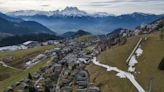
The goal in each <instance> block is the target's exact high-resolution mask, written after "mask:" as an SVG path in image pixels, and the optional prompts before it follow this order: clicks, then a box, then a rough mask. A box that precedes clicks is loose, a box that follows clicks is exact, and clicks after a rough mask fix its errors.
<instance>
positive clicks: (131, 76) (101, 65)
mask: <svg viewBox="0 0 164 92" xmlns="http://www.w3.org/2000/svg"><path fill="white" fill-rule="evenodd" d="M92 62H93V63H94V64H95V65H97V66H100V67H103V68H106V69H107V71H115V72H117V75H116V76H119V77H122V78H123V77H124V78H125V77H126V78H127V79H129V80H130V81H131V83H132V84H133V85H134V86H135V87H136V88H137V90H138V91H139V92H145V90H144V89H143V88H142V86H141V85H140V84H139V83H138V82H137V81H136V79H135V77H134V75H132V74H131V73H129V72H125V71H122V70H120V69H118V68H117V67H111V66H108V65H105V64H101V63H99V62H98V61H97V60H96V57H94V58H93V60H92Z"/></svg>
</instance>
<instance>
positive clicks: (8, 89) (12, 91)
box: [3, 87, 14, 92]
mask: <svg viewBox="0 0 164 92" xmlns="http://www.w3.org/2000/svg"><path fill="white" fill-rule="evenodd" d="M3 92H14V90H13V88H12V87H8V88H6V89H5V90H4V91H3Z"/></svg>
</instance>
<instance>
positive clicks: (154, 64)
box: [87, 33, 164, 92]
mask: <svg viewBox="0 0 164 92" xmlns="http://www.w3.org/2000/svg"><path fill="white" fill-rule="evenodd" d="M145 36H149V38H148V40H147V41H144V42H143V45H142V48H143V50H144V53H143V55H142V56H141V57H139V59H138V61H139V63H138V64H137V66H136V71H137V72H141V73H140V74H135V75H136V78H137V81H138V82H139V83H140V84H141V85H142V86H143V87H144V89H145V90H147V89H148V86H149V83H150V78H151V77H153V85H152V87H153V92H163V91H164V84H163V83H164V79H163V78H164V75H163V73H164V71H159V70H158V64H159V63H160V61H161V59H162V57H164V49H163V48H164V41H161V40H159V34H158V33H153V34H151V35H145ZM142 37H144V36H142ZM137 39H138V37H135V38H130V40H129V41H128V43H127V44H126V45H124V46H115V47H113V48H111V49H108V50H106V51H104V52H102V53H101V54H100V55H99V56H98V59H99V60H100V61H101V62H102V63H105V64H108V65H111V66H117V67H118V68H120V69H123V70H127V68H128V67H127V65H126V63H125V60H126V59H127V57H128V55H129V54H130V53H131V51H132V48H134V45H135V44H136V40H137ZM87 68H88V69H89V72H90V74H91V81H92V82H93V83H95V84H96V85H98V86H101V90H102V92H137V90H136V89H135V88H134V86H133V85H132V84H131V83H130V82H129V80H127V79H120V78H118V77H116V76H115V73H114V72H106V70H105V69H102V68H100V67H97V66H95V65H92V64H91V65H89V67H87Z"/></svg>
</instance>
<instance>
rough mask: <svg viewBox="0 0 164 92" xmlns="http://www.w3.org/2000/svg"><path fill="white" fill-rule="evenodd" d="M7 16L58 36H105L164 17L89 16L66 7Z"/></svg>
mask: <svg viewBox="0 0 164 92" xmlns="http://www.w3.org/2000/svg"><path fill="white" fill-rule="evenodd" d="M7 14H8V15H10V16H15V17H18V18H22V19H24V20H29V21H36V22H39V23H41V24H43V25H45V26H46V27H48V28H49V29H51V30H52V31H54V32H56V33H58V34H63V33H65V32H69V31H77V30H79V29H82V30H85V31H88V32H91V33H93V34H105V33H109V32H111V31H112V30H114V29H117V28H129V29H134V28H135V27H136V26H138V25H141V24H147V23H150V22H152V21H154V20H156V19H158V18H161V17H162V16H164V15H163V14H161V15H155V14H144V13H137V12H135V13H132V14H124V15H120V16H115V15H110V14H107V13H104V12H101V13H95V14H89V13H87V12H85V11H82V10H79V9H78V8H77V7H66V8H65V9H64V10H56V11H49V12H47V11H34V10H27V11H26V10H25V11H16V12H10V13H7Z"/></svg>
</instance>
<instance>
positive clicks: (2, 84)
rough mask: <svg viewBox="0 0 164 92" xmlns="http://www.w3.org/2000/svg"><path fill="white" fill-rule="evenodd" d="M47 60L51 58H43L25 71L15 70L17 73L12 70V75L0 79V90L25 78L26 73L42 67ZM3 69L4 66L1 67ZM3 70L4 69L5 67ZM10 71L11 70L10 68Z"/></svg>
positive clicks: (0, 91)
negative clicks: (2, 79)
mask: <svg viewBox="0 0 164 92" xmlns="http://www.w3.org/2000/svg"><path fill="white" fill-rule="evenodd" d="M49 60H51V59H50V58H47V59H44V60H42V61H41V62H39V63H38V64H36V65H34V66H33V67H31V68H30V69H28V70H26V71H16V72H17V73H14V72H12V73H13V74H12V77H10V78H9V79H6V80H4V81H0V92H2V91H3V89H4V88H6V87H8V86H10V85H11V84H12V83H15V82H17V81H19V80H21V79H23V78H25V77H26V76H27V75H28V73H34V72H36V71H37V70H38V69H40V68H41V67H43V66H44V65H45V64H46V63H47V62H48V61H49ZM0 67H2V66H0ZM3 69H5V68H3ZM0 71H3V70H0ZM4 71H6V69H5V70H4ZM11 71H13V70H11Z"/></svg>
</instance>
